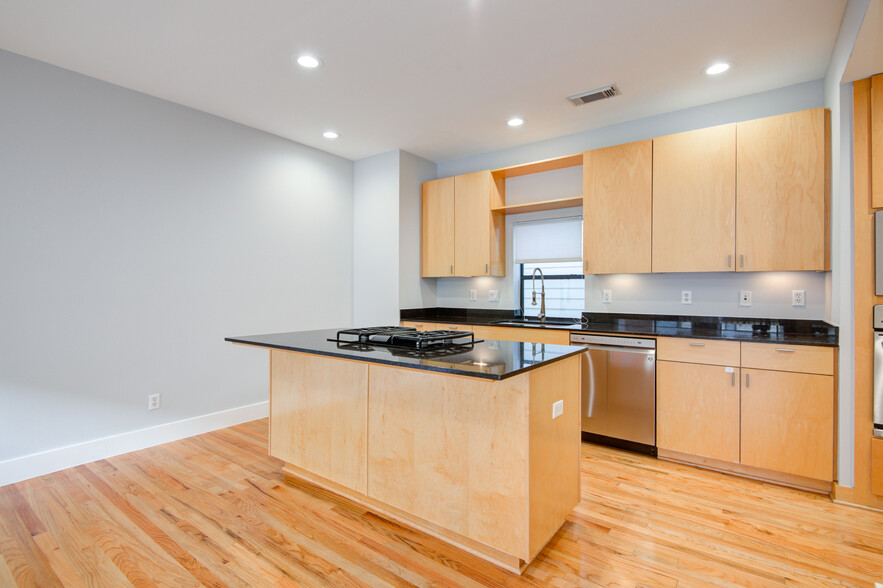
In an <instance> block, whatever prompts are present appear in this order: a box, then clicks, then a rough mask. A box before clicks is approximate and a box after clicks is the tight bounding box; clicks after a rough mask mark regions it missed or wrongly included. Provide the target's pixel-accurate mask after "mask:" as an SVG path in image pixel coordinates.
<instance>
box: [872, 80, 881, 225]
mask: <svg viewBox="0 0 883 588" xmlns="http://www.w3.org/2000/svg"><path fill="white" fill-rule="evenodd" d="M870 86H871V92H870V109H869V110H870V113H869V114H870V141H869V142H870V147H871V149H870V151H871V207H872V208H883V74H877V75H875V76H872V77H871V82H870Z"/></svg>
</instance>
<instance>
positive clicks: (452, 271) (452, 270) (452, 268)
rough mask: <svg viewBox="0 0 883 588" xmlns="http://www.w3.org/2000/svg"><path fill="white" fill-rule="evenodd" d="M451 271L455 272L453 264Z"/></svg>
mask: <svg viewBox="0 0 883 588" xmlns="http://www.w3.org/2000/svg"><path fill="white" fill-rule="evenodd" d="M451 273H452V274H453V273H454V266H451Z"/></svg>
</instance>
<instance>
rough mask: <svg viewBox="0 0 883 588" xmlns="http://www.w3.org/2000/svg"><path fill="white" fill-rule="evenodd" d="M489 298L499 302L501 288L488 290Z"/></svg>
mask: <svg viewBox="0 0 883 588" xmlns="http://www.w3.org/2000/svg"><path fill="white" fill-rule="evenodd" d="M487 299H488V301H489V302H499V301H500V291H499V290H488V291H487Z"/></svg>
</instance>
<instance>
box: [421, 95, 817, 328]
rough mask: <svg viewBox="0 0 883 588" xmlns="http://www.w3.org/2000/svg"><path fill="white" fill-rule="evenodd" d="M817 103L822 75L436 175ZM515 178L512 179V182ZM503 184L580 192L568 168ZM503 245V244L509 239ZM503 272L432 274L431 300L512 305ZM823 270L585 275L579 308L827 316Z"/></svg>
mask: <svg viewBox="0 0 883 588" xmlns="http://www.w3.org/2000/svg"><path fill="white" fill-rule="evenodd" d="M823 105H824V87H823V81H822V80H817V81H814V82H809V83H806V84H800V85H797V86H790V87H787V88H781V89H779V90H773V91H770V92H764V93H761V94H754V95H750V96H745V97H742V98H737V99H733V100H727V101H725V102H718V103H715V104H708V105H705V106H699V107H696V108H690V109H687V110H681V111H677V112H672V113H667V114H661V115H657V116H653V117H650V118H645V119H641V120H636V121H631V122H628V123H623V124H619V125H614V126H610V127H605V128H602V129H598V130H595V131H589V132H585V133H579V134H575V135H569V136H565V137H559V138H557V139H553V140H550V141H545V142H542V143H534V144H531V145H525V146H522V147H518V148H513V149H507V150H504V151H497V152H493V153H486V154H482V155H477V156H474V157H469V158H464V159H457V160H452V161H447V162H442V163H440V164H439V165H438V176H439V177H447V176H451V175H456V174H461V173H468V172H472V171H476V170H480V169H494V168H498V167H506V166H510V165H516V164H520V163H526V162H529V161H536V160H541V159H548V158H552V157H560V156H563V155H568V154H572V153H579V152H581V151H586V150H589V149H596V148H600V147H605V146H609V145H616V144H621V143H627V142H630V141H637V140H642V139H649V138H653V137H658V136H663V135H667V134H671V133H676V132H681V131H687V130H691V129H696V128H702V127H707V126H713V125H718V124H724V123H728V122H735V121H740V120H749V119H753V118H760V117H763V116H772V115H775V114H782V113H786V112H793V111H797V110H804V109H808V108H817V107H819V106H823ZM586 108H590V106H586ZM539 176H543V177H542V178H540V177H539ZM526 177H527V176H526ZM515 180H518V182H517V183H515ZM506 190H507V192H506V193H507V202H509V200H510V197H512V198H513V199H514V200H517V201H518V202H527V201H531V200H544V199H551V198H563V197H566V196H573V195H577V194H581V193H582V186H580V185H579V179H578V178H577V177H575V176H574V174H573V172H572V171H570V170H562V171H560V172H546V173H545V174H537V177H533V178H531V179H530V180H522V179H521V178H513V179H512V180H509V182H508V183H507V187H506ZM574 192H575V193H574ZM560 214H562V215H568V214H573V211H572V210H570V211H560ZM521 216H523V215H517V216H513V217H510V222H511V221H512V220H520V219H519V218H518V217H521ZM507 252H511V243H510V247H509V248H507ZM510 259H511V256H510ZM511 274H512V272H511V271H509V272H508V274H507V276H506V277H505V278H439V279H438V284H437V293H438V295H437V303H438V306H453V307H459V306H472V307H477V308H514V307H515V306H514V305H515V301H514V299H513V297H512V296H511V292H512V289H513V284H512V275H511ZM826 276H827V274H826V273H817V272H781V273H774V274H770V273H764V272H762V273H736V272H732V273H713V274H689V273H683V274H630V275H613V276H588V277H587V279H586V309H587V310H590V311H596V312H632V313H640V312H646V313H660V314H693V315H723V316H746V317H779V318H805V319H824V318H826V317H827V308H828V304H827V300H828V297H829V293H828V291H827V290H826ZM412 279H413V278H412ZM470 288H477V289H478V290H479V293H478V294H479V295H478V301H476V302H469V300H468V291H469V289H470ZM489 289H499V290H500V293H501V300H500V302H499V303H495V302H489V301H488V296H487V290H489ZM603 289H611V290H613V302H612V303H611V304H602V303H601V302H600V293H601V290H603ZM681 290H690V291H691V292H692V294H693V304H692V305H682V304H680V302H679V297H680V293H681ZM740 290H751V291H752V298H753V304H752V306H750V307H743V306H740V305H739V302H738V292H739V291H740ZM791 290H806V301H807V305H806V307H804V308H795V307H792V306H791ZM506 292H508V293H510V294H509V296H507V297H506V298H505V299H504V298H503V296H504V293H506Z"/></svg>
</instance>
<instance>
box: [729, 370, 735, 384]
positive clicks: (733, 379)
mask: <svg viewBox="0 0 883 588" xmlns="http://www.w3.org/2000/svg"><path fill="white" fill-rule="evenodd" d="M730 375H731V376H732V379H731V381H730V386H735V385H736V370H733V373H732V374H730Z"/></svg>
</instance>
